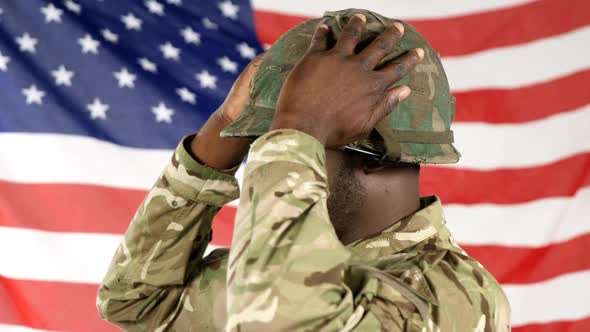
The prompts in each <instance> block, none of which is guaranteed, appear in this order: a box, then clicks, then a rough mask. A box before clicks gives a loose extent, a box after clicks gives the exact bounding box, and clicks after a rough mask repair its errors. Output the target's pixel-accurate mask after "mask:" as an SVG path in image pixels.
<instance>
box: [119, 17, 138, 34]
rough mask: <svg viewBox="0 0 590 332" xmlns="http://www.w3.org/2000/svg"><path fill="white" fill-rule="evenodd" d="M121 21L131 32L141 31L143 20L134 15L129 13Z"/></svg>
mask: <svg viewBox="0 0 590 332" xmlns="http://www.w3.org/2000/svg"><path fill="white" fill-rule="evenodd" d="M121 20H122V21H123V23H125V27H126V28H127V29H129V30H137V31H139V30H141V20H140V19H139V18H137V17H135V15H133V14H132V13H128V14H127V15H125V16H121Z"/></svg>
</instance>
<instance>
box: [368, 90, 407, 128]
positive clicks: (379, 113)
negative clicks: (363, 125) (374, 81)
mask: <svg viewBox="0 0 590 332" xmlns="http://www.w3.org/2000/svg"><path fill="white" fill-rule="evenodd" d="M410 92H411V90H410V88H409V87H407V86H405V85H402V86H398V87H397V88H394V89H391V90H389V91H388V92H387V94H386V95H385V96H383V98H381V100H380V101H379V104H377V107H376V108H375V110H374V111H373V112H372V114H371V119H370V120H369V124H368V125H369V126H370V129H373V128H375V126H376V125H377V124H378V123H379V121H381V120H383V119H384V118H385V117H386V116H387V115H389V113H391V112H393V110H394V109H395V107H396V106H397V105H398V104H399V102H400V101H402V100H404V99H406V98H408V96H409V95H410ZM370 129H369V131H370Z"/></svg>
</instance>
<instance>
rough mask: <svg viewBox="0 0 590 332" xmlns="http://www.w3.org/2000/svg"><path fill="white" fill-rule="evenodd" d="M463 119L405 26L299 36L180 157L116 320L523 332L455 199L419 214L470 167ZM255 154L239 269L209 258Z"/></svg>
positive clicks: (361, 18)
mask: <svg viewBox="0 0 590 332" xmlns="http://www.w3.org/2000/svg"><path fill="white" fill-rule="evenodd" d="M248 82H250V87H249V88H248V86H247V85H248ZM410 89H411V91H412V93H411V94H410ZM244 104H246V107H245V110H244V111H243V112H242V109H243V108H244V107H243V105H244ZM453 115H454V98H453V97H452V96H451V95H450V93H449V87H448V83H447V79H446V76H445V73H444V71H443V68H442V66H441V64H440V60H439V58H438V54H437V53H436V52H435V51H434V50H433V49H432V47H431V46H430V45H429V44H428V43H427V42H426V41H425V40H424V38H422V37H421V36H420V35H419V34H418V33H417V32H416V31H415V30H414V29H413V28H412V27H411V26H410V25H408V24H407V23H405V22H401V21H396V20H392V19H388V18H385V17H382V16H380V15H378V14H376V13H372V12H369V11H365V10H345V11H339V12H329V13H326V14H325V15H324V17H322V18H320V19H315V20H310V21H307V22H305V23H303V24H301V25H299V26H297V27H295V28H294V29H292V30H291V31H289V32H287V33H286V34H285V35H284V36H283V37H281V39H280V40H279V41H278V42H277V43H276V44H275V45H274V46H273V47H272V48H271V49H270V50H269V51H268V52H266V54H264V56H263V57H259V58H258V59H257V60H255V61H254V62H253V63H252V64H250V65H249V66H248V68H246V70H245V71H244V72H243V73H242V75H241V76H240V77H239V78H238V80H237V81H236V83H235V84H234V87H233V88H232V90H231V91H230V93H229V95H228V97H227V99H226V101H225V102H224V103H223V104H222V106H221V107H220V108H219V109H218V110H217V111H216V112H215V113H214V114H213V115H212V116H211V118H210V119H209V120H208V121H207V123H206V124H205V126H204V127H203V128H202V129H201V130H200V132H199V133H198V134H196V135H189V136H187V137H185V138H184V139H183V140H182V142H181V143H180V144H179V145H178V148H177V149H176V152H175V153H174V155H173V157H172V160H171V161H170V163H169V164H168V166H167V167H166V168H165V170H164V172H163V174H162V175H161V176H160V178H159V179H158V180H157V182H156V183H155V185H154V187H153V188H152V189H151V190H150V192H149V193H148V194H147V196H146V197H145V199H144V201H143V203H142V204H141V206H140V207H139V209H138V211H137V213H136V215H135V217H134V219H133V221H132V222H131V224H130V226H129V229H128V230H127V233H126V234H125V238H124V239H123V241H122V242H121V245H120V247H119V249H118V251H117V252H116V253H115V256H114V258H113V261H112V262H111V265H110V267H109V270H108V272H107V274H106V276H105V278H104V280H103V283H102V285H101V287H100V289H99V292H98V298H97V307H98V310H99V312H100V315H101V316H102V317H104V318H105V319H107V320H109V321H111V322H113V323H114V324H116V325H118V326H120V327H121V328H124V329H126V330H129V331H165V330H166V331H223V330H225V331H241V332H245V331H257V332H263V331H346V332H348V331H359V332H360V331H445V332H446V331H482V332H484V331H486V332H487V331H509V330H510V326H509V319H510V308H509V304H508V301H507V299H506V296H505V294H504V293H503V291H502V289H501V288H500V286H499V284H498V283H497V281H496V280H495V279H494V278H493V277H492V276H491V275H490V274H489V273H488V272H487V271H486V270H485V268H484V267H483V266H482V265H481V264H479V263H478V262H477V261H475V260H474V259H472V258H470V257H469V256H468V255H467V253H466V252H465V251H463V250H462V249H461V248H460V247H459V246H458V245H457V244H456V243H455V242H454V240H453V238H452V237H451V234H450V232H449V229H448V228H447V227H446V226H445V219H444V216H443V213H442V205H441V202H440V200H439V198H438V197H436V196H432V197H422V198H420V197H419V196H418V179H419V164H425V163H452V162H456V161H457V160H458V158H459V153H458V152H457V150H455V148H454V147H453V145H452V132H451V131H450V125H451V120H452V117H453ZM228 124H229V126H228ZM223 128H225V129H224V130H223V131H222V129H223ZM220 132H222V136H224V137H221V136H220ZM227 136H233V137H234V138H226V137H227ZM258 136H260V137H258ZM248 137H258V138H257V139H256V140H255V141H254V142H253V143H252V145H251V147H250V151H249V156H248V162H247V163H246V167H245V172H244V182H243V187H242V190H241V193H240V205H239V208H238V212H237V218H236V225H235V230H234V236H233V243H232V248H231V251H230V250H227V249H217V250H214V251H213V252H212V253H211V254H210V255H208V256H207V257H205V258H203V254H204V252H205V249H206V247H207V244H208V242H209V241H210V239H211V221H212V219H213V217H214V216H215V214H216V213H217V211H219V209H220V207H222V206H223V205H224V204H226V203H227V202H229V201H231V200H234V199H236V198H237V197H238V184H237V181H236V179H235V178H234V177H233V174H234V172H235V171H236V169H237V167H238V166H237V165H239V164H240V163H241V161H242V158H243V157H244V155H245V154H246V153H247V151H248V147H249V145H250V142H251V140H250V139H249V138H248Z"/></svg>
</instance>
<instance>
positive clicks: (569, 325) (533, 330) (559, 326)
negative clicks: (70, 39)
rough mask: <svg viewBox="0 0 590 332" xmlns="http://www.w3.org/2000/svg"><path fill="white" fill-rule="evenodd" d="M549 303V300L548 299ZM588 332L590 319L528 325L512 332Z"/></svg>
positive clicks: (516, 328)
mask: <svg viewBox="0 0 590 332" xmlns="http://www.w3.org/2000/svg"><path fill="white" fill-rule="evenodd" d="M548 300H549V301H550V300H551V299H548ZM555 305H568V303H556V304H555ZM588 331H590V317H587V318H583V319H580V320H572V321H560V322H551V323H543V324H529V325H524V326H518V327H515V328H513V329H512V332H588Z"/></svg>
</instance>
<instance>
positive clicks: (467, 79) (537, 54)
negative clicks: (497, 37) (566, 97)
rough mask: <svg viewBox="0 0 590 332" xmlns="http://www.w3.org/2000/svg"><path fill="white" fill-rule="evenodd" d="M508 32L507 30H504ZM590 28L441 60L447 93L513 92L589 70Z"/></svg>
mask: <svg viewBox="0 0 590 332" xmlns="http://www.w3.org/2000/svg"><path fill="white" fill-rule="evenodd" d="M508 28H509V27H508ZM588 42H590V26H587V27H584V28H581V29H578V30H574V31H572V32H569V33H565V34H561V35H557V36H554V37H550V38H544V39H540V40H536V41H534V42H530V43H526V44H519V45H518V46H510V47H502V48H495V49H491V50H486V51H482V52H479V53H473V54H469V55H464V56H458V57H445V58H443V60H442V62H443V66H444V68H445V71H446V73H447V76H448V79H449V84H450V86H451V89H452V90H453V91H454V92H456V91H465V90H474V89H480V88H515V87H521V86H525V85H531V84H535V83H540V82H543V81H547V80H552V79H556V78H558V77H562V76H565V75H568V74H571V73H574V72H577V71H581V70H584V69H587V68H589V67H590V51H588V49H585V48H584V47H581V45H587V44H588Z"/></svg>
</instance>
